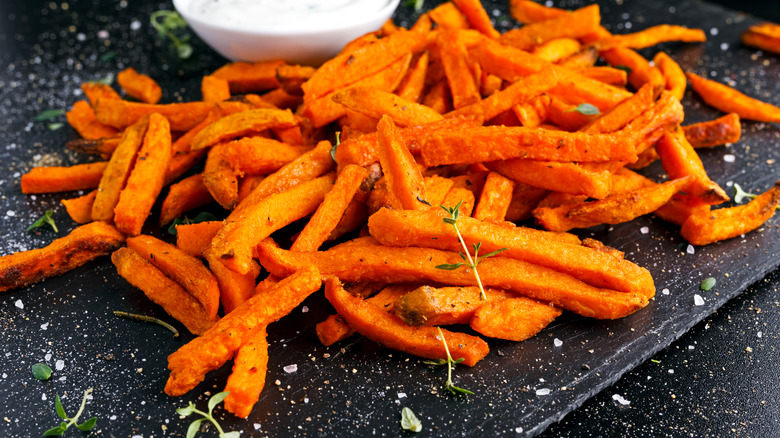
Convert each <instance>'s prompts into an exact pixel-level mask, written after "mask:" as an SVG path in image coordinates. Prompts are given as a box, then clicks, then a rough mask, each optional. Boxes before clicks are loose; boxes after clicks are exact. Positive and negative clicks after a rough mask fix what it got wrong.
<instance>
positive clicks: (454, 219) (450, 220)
mask: <svg viewBox="0 0 780 438" xmlns="http://www.w3.org/2000/svg"><path fill="white" fill-rule="evenodd" d="M462 203H463V201H460V202H458V205H456V206H455V207H445V206H443V205H442V206H441V208H443V209H444V211H446V212H447V213H449V214H450V217H445V218H443V220H444V223H445V224H450V225H452V228H455V233H457V234H458V240H459V241H460V244H461V246H463V251H464V252H465V254H464V253H463V252H459V253H458V255H460V258H462V259H463V261H465V262H466V263H453V264H444V265H437V266H436V269H444V270H447V271H454V270H455V269H458V268H460V267H461V266H466V267H469V268H471V270H472V271H473V272H474V278H476V279H477V285H478V286H479V297H480V298H481V299H483V300H484V299H487V296H485V288H483V287H482V280H481V279H480V278H479V273H478V272H477V265H478V264H479V262H481V261H482V260H483V259H485V258H488V257H493V256H494V255H496V254H498V253H500V252H501V251H505V250H506V249H507V248H501V249H498V250H496V251H493V252H491V253H488V254H485V255H483V256H480V255H479V249H480V248H481V247H482V242H479V243H475V244H472V247H473V248H474V258H473V259H472V258H471V254H469V250H468V248H467V247H466V242H465V241H464V240H463V236H461V235H460V230H459V229H458V216H460V204H462Z"/></svg>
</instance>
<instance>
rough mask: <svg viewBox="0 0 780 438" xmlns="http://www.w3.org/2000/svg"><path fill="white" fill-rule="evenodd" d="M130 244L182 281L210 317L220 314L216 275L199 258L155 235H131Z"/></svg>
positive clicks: (156, 265)
mask: <svg viewBox="0 0 780 438" xmlns="http://www.w3.org/2000/svg"><path fill="white" fill-rule="evenodd" d="M127 246H128V247H129V248H131V249H132V250H134V251H135V252H136V253H138V255H140V256H141V257H143V258H144V259H145V260H146V261H147V262H149V263H151V264H152V265H154V266H155V267H156V268H157V269H159V270H160V271H162V273H164V274H165V275H166V276H167V277H169V278H170V279H171V280H173V281H175V282H177V283H178V284H179V285H181V286H182V287H183V288H184V289H185V290H186V291H187V292H188V293H189V294H190V295H192V296H193V297H194V298H195V299H196V300H198V302H199V303H200V304H201V305H202V306H203V310H204V311H205V312H206V315H207V316H208V317H209V318H210V319H214V318H215V317H216V316H217V310H218V309H219V286H218V285H217V279H216V278H214V275H213V274H212V273H211V272H210V271H209V270H208V268H206V267H205V266H204V265H203V263H201V261H200V260H198V259H196V258H195V257H192V256H190V255H187V254H186V253H185V252H183V251H181V250H179V249H178V248H176V247H175V246H173V245H171V244H170V243H166V242H163V241H162V240H160V239H157V238H155V237H152V236H146V235H140V236H136V237H130V238H128V239H127Z"/></svg>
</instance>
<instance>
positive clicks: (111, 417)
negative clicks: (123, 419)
mask: <svg viewBox="0 0 780 438" xmlns="http://www.w3.org/2000/svg"><path fill="white" fill-rule="evenodd" d="M108 419H109V420H111V421H114V420H116V415H112V416H110V417H108Z"/></svg>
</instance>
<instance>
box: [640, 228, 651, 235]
mask: <svg viewBox="0 0 780 438" xmlns="http://www.w3.org/2000/svg"><path fill="white" fill-rule="evenodd" d="M639 232H640V233H642V234H647V233H649V232H650V228H649V227H642V228H640V229H639Z"/></svg>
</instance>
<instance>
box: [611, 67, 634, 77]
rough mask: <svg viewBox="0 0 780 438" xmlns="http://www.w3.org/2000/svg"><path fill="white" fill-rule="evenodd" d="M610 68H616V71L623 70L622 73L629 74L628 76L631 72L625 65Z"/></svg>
mask: <svg viewBox="0 0 780 438" xmlns="http://www.w3.org/2000/svg"><path fill="white" fill-rule="evenodd" d="M612 68H616V69H618V70H623V71H624V72H626V74H629V75H630V74H631V72H632V70H631V67H629V66H627V65H613V66H612Z"/></svg>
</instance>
